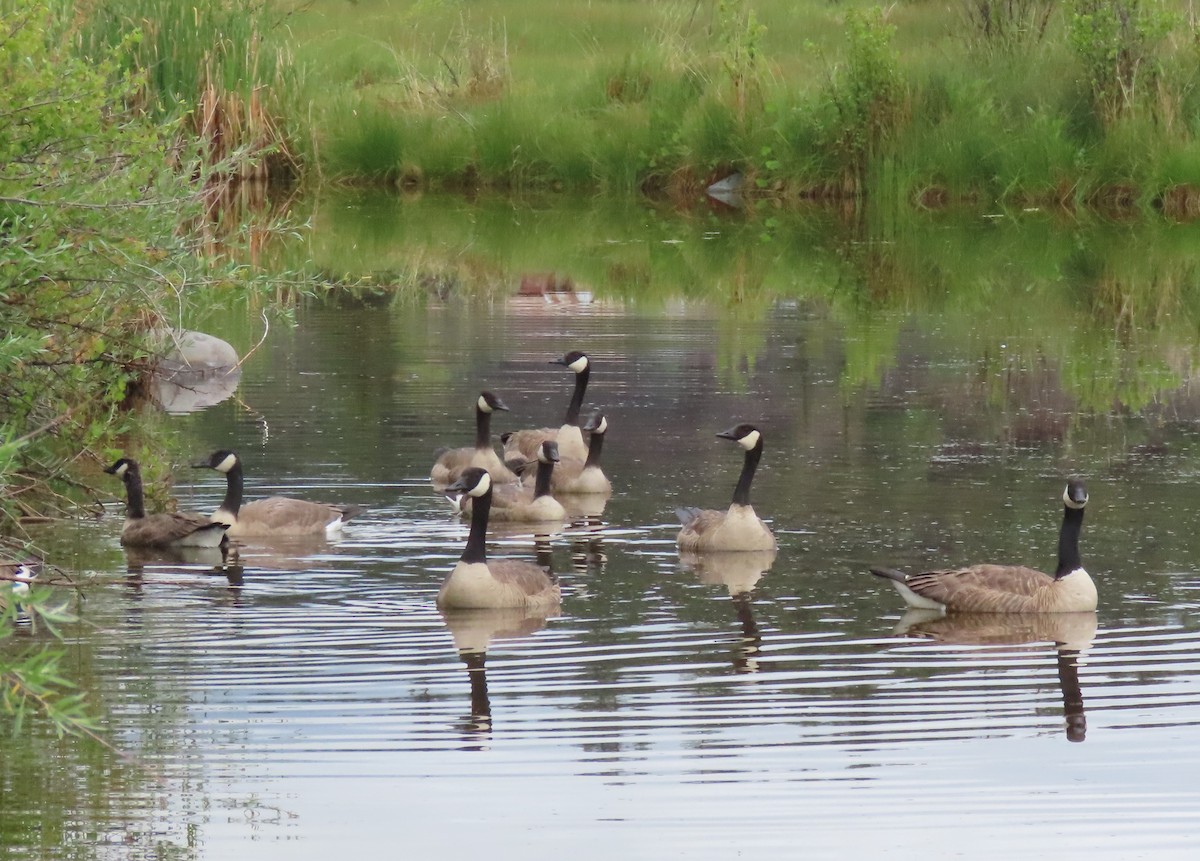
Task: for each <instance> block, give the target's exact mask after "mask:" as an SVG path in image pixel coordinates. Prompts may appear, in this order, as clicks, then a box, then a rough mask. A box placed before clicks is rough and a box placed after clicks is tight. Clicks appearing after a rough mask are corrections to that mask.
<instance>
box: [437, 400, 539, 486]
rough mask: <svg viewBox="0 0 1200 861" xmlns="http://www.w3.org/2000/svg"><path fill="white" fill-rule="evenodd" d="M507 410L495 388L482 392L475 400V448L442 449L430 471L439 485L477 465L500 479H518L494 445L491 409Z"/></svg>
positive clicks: (444, 484) (496, 479) (438, 452)
mask: <svg viewBox="0 0 1200 861" xmlns="http://www.w3.org/2000/svg"><path fill="white" fill-rule="evenodd" d="M496 410H504V411H505V412H507V411H508V407H506V406H505V405H504V403H503V401H501V400H500V398H498V397H497V396H496V395H494V394H493V393H492V392H480V394H479V397H478V398H477V399H476V401H475V445H474V447H472V448H452V449H439V450H438V451H437V452H436V454H437V461H436V462H435V463H434V464H433V470H432V471H431V472H430V473H429V479H430V481H432V482H433V483H434V485H435V486H436V487H445V486H446V485H448V484H450V483H452V482H454V481H456V480H457V479H458V477H459V476H460V475H462V472H463V470H464V469H466V468H467V467H469V466H478V467H481V468H483V469H486V470H488V471H489V472H490V473H491V474H492V476H493V480H494V481H496V482H500V483H507V482H510V481H516V480H517V475H516V473H514V472H513V471H512V470H510V469H509V468H508V467H507V466H505V465H504V463H503V462H502V461H501V460H500V456H499V455H497V454H496V451H495V449H493V448H492V430H491V428H492V413H493V412H495V411H496Z"/></svg>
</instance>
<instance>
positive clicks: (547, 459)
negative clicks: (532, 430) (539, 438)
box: [457, 440, 567, 523]
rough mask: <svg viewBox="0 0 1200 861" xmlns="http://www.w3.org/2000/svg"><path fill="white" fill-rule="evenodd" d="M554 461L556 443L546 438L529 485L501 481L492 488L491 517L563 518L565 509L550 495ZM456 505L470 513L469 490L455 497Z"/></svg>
mask: <svg viewBox="0 0 1200 861" xmlns="http://www.w3.org/2000/svg"><path fill="white" fill-rule="evenodd" d="M557 463H558V443H556V442H553V441H552V440H546V441H545V442H543V443H542V444H541V445H540V446H538V457H537V480H536V482H535V484H534V486H533V487H522V486H521V485H519V484H503V485H500V486H499V487H494V488H492V513H491V519H492V520H493V521H496V520H507V521H511V522H516V523H537V522H539V521H546V520H565V519H566V516H567V512H566V509H564V508H563V507H562V503H561V502H559V501H558V500H557V499H555V498H554V497H553V496H551V495H550V482H551V476H552V475H553V473H554V472H555V464H557ZM457 504H458V509H459V511H460V512H462V513H463V514H470V513H471V511H472V510H473V509H474V504H473V501H472V497H471V495H470V494H467V493H464V494H462V496H460V497H459V498H458V502H457Z"/></svg>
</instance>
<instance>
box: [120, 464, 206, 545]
mask: <svg viewBox="0 0 1200 861" xmlns="http://www.w3.org/2000/svg"><path fill="white" fill-rule="evenodd" d="M104 471H105V472H107V473H108V474H109V475H115V476H117V477H119V478H120V479H121V480H122V481H124V482H125V497H126V503H125V525H124V526H122V527H121V543H122V544H129V545H131V546H135V547H171V546H172V545H179V546H182V547H217V546H218V545H220V544H221V543H222V542H224V541H226V540H228V539H226V538H225V530H227V529H228V528H229V524H227V523H214V522H213V521H211V520H209V519H208V518H207V517H205V516H204V515H202V514H191V513H180V512H174V513H172V512H162V513H160V514H146V503H145V498H144V497H143V495H142V471H141V470H140V469H139V468H138V465H137V461H134V460H131V459H129V458H127V457H123V458H121V459H120V460H118V461H117V462H116V463H114V464H113V465H112V466H110V467H108V468H107V469H105V470H104Z"/></svg>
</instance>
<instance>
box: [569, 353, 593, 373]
mask: <svg viewBox="0 0 1200 861" xmlns="http://www.w3.org/2000/svg"><path fill="white" fill-rule="evenodd" d="M587 366H588V358H587V356H580V357H579V358H578V359H576V360H575V361H573V362H572V363H571V364H569V365H567V367H568V368H570V369H571V370H572V371H574V372H575V373H577V374H581V373H583V369H584V368H586V367H587Z"/></svg>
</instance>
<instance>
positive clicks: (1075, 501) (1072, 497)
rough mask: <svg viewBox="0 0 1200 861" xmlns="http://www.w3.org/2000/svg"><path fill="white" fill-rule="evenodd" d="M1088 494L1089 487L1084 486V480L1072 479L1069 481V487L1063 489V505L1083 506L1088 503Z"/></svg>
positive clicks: (1068, 506)
mask: <svg viewBox="0 0 1200 861" xmlns="http://www.w3.org/2000/svg"><path fill="white" fill-rule="evenodd" d="M1087 501H1088V494H1087V488H1086V487H1084V484H1083V482H1082V481H1079V480H1077V479H1072V480H1071V481H1068V482H1067V487H1066V489H1065V490H1063V505H1065V506H1066V507H1067V508H1077V509H1078V508H1083V507H1084V506H1085V505H1087Z"/></svg>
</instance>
